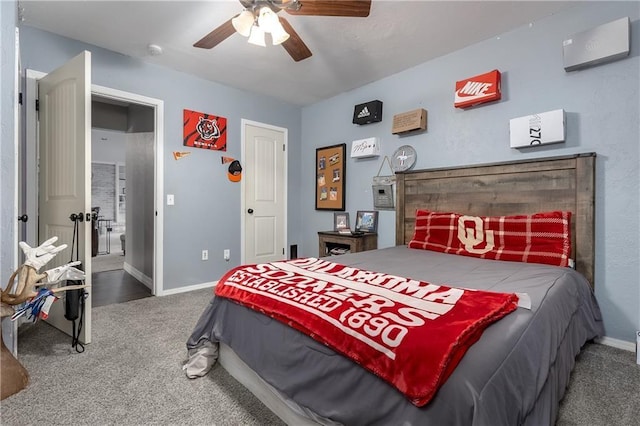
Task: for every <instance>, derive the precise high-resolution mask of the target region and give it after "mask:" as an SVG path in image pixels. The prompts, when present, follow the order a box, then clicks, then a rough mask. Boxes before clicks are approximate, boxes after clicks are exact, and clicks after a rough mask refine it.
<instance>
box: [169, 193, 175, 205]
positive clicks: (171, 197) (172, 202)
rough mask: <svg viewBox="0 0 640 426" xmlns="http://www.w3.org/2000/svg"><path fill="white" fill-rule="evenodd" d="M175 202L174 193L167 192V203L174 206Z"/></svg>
mask: <svg viewBox="0 0 640 426" xmlns="http://www.w3.org/2000/svg"><path fill="white" fill-rule="evenodd" d="M174 204H175V200H174V199H173V194H167V205H168V206H173V205H174Z"/></svg>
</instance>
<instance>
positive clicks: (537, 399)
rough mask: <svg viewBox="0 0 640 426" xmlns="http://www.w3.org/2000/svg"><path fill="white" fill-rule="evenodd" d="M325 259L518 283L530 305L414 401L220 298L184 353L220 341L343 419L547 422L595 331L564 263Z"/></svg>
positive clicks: (291, 393)
mask: <svg viewBox="0 0 640 426" xmlns="http://www.w3.org/2000/svg"><path fill="white" fill-rule="evenodd" d="M331 260H332V261H337V262H339V263H343V264H347V265H352V266H357V267H358V268H361V269H368V270H371V271H379V272H385V273H388V274H394V275H400V276H405V277H410V278H414V279H418V280H422V281H428V282H431V283H433V284H442V285H449V286H455V287H467V288H478V289H485V290H490V291H499V292H526V293H528V294H529V296H530V298H531V303H532V306H531V310H527V309H523V308H518V309H517V310H516V311H515V312H513V313H511V314H509V315H508V316H507V317H505V318H503V319H502V320H500V321H498V322H497V323H495V324H493V325H491V326H489V327H488V328H487V329H486V330H485V332H484V333H483V335H482V337H481V338H480V340H479V341H478V342H477V343H475V344H474V345H473V346H472V347H471V348H470V349H469V350H468V352H467V353H466V355H465V356H464V358H463V359H462V361H461V362H460V364H459V365H458V367H457V368H456V370H455V371H454V373H453V374H452V375H451V376H450V377H449V379H448V380H447V381H446V382H445V383H444V385H443V386H442V387H441V388H440V390H439V391H438V393H437V394H436V396H435V398H434V399H433V400H432V401H431V402H430V403H429V404H428V405H426V406H424V407H421V408H419V407H416V406H414V405H412V404H411V403H410V402H409V401H408V400H407V399H406V398H405V397H404V396H403V395H402V394H401V393H400V392H398V391H396V390H395V389H394V388H392V387H391V386H390V385H388V384H387V383H385V382H384V381H383V380H381V379H379V378H378V377H377V376H375V375H373V374H371V373H369V372H367V371H365V370H364V369H363V368H361V367H360V366H358V365H356V364H355V363H353V362H352V361H350V360H349V359H347V358H345V357H343V356H341V355H338V354H336V353H335V352H333V351H332V350H331V349H329V348H327V347H326V346H324V345H322V344H320V343H318V342H316V341H315V340H313V339H312V338H310V337H308V336H305V335H303V334H301V333H300V332H298V331H296V330H294V329H292V328H290V327H288V326H286V325H284V324H281V323H279V322H278V321H276V320H273V319H271V318H269V317H266V316H264V315H262V314H260V313H257V312H253V311H251V310H249V309H247V308H245V307H242V306H240V305H237V304H235V303H233V302H230V301H228V300H226V299H223V298H213V299H212V300H211V303H210V304H209V305H208V307H207V308H206V310H205V312H204V313H203V314H202V316H201V318H200V320H199V321H198V323H197V324H196V326H195V328H194V331H193V333H192V335H191V337H190V338H189V340H188V342H187V348H188V349H189V351H190V354H192V355H194V354H195V353H196V352H197V349H198V348H204V347H206V346H211V342H213V343H216V342H224V343H225V344H227V345H228V346H229V347H230V348H231V349H233V350H234V352H235V353H236V354H237V355H238V356H239V357H240V358H241V359H242V360H243V361H244V362H245V363H246V364H247V365H249V366H250V367H251V368H252V369H253V370H254V371H256V372H257V373H258V374H259V375H260V376H261V377H262V378H263V379H264V380H265V381H266V382H268V383H269V384H271V385H272V386H273V387H274V388H276V389H277V390H279V391H280V392H282V393H283V394H285V395H287V396H288V397H289V398H291V399H292V400H294V401H295V402H296V403H298V404H299V405H301V406H303V407H306V408H308V409H310V410H311V411H313V412H314V413H317V414H318V415H319V416H321V417H324V418H327V419H330V420H332V421H334V422H339V423H343V424H345V425H392V424H393V425H519V424H531V425H543V424H553V423H554V422H555V419H556V416H557V412H558V402H559V400H560V399H561V398H562V395H563V394H564V391H565V388H566V386H567V383H568V380H569V376H570V372H571V369H572V368H573V366H574V362H575V361H574V360H575V356H576V355H577V354H578V352H579V351H580V348H581V347H582V345H583V344H584V343H585V342H586V341H588V340H590V339H593V338H594V337H597V336H599V335H601V334H602V332H603V329H602V321H601V317H600V313H599V309H598V306H597V304H596V301H595V299H594V297H593V293H592V291H591V289H590V287H589V285H588V283H587V281H586V280H585V279H584V278H583V277H582V276H581V275H580V274H579V273H577V272H575V271H574V270H572V269H569V268H560V267H555V266H547V265H537V264H525V263H516V262H503V261H492V260H482V259H476V258H470V257H464V256H456V255H450V254H443V253H436V252H430V251H423V250H415V249H409V248H407V247H405V246H399V247H393V248H388V249H382V250H375V251H369V252H363V253H357V254H351V255H344V256H340V257H338V258H332V259H331Z"/></svg>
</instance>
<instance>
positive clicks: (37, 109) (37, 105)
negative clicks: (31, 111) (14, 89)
mask: <svg viewBox="0 0 640 426" xmlns="http://www.w3.org/2000/svg"><path fill="white" fill-rule="evenodd" d="M36 111H40V99H36Z"/></svg>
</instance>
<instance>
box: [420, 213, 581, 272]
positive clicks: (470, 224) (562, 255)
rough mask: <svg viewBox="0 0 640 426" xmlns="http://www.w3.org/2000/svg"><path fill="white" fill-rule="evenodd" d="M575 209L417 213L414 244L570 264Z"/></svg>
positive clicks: (490, 256)
mask: <svg viewBox="0 0 640 426" xmlns="http://www.w3.org/2000/svg"><path fill="white" fill-rule="evenodd" d="M570 225H571V212H568V211H552V212H542V213H535V214H531V215H515V216H470V215H463V214H459V213H444V212H432V211H429V210H418V211H417V212H416V222H415V233H414V235H413V238H412V239H411V241H410V242H409V247H410V248H415V249H422V250H433V251H439V252H443V253H452V254H460V255H464V256H473V257H480V258H483V259H494V260H508V261H514V262H528V263H544V264H548V265H556V266H568V265H569V258H570V256H571V226H570Z"/></svg>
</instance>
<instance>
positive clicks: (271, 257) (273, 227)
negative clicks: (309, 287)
mask: <svg viewBox="0 0 640 426" xmlns="http://www.w3.org/2000/svg"><path fill="white" fill-rule="evenodd" d="M242 130H243V134H244V138H243V142H244V164H243V165H242V182H243V185H244V187H243V189H244V203H243V204H244V205H243V208H244V250H243V252H244V260H243V263H248V264H251V263H264V262H274V261H277V260H282V259H286V257H287V256H286V235H287V230H286V223H287V221H286V211H287V188H286V181H287V180H286V176H287V163H286V154H287V153H286V142H287V141H286V129H281V128H276V127H273V126H267V125H264V124H260V123H253V122H249V121H247V120H243V121H242Z"/></svg>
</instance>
